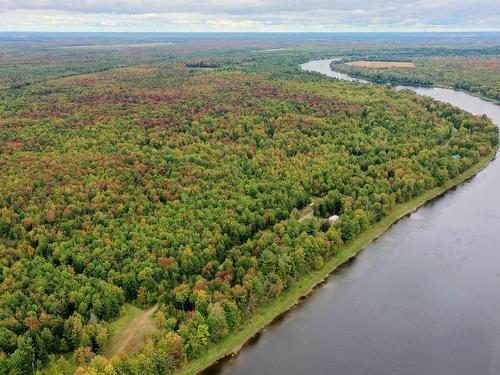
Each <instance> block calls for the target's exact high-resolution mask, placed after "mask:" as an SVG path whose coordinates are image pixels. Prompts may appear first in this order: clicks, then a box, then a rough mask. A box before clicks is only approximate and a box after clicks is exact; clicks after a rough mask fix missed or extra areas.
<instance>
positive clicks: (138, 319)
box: [106, 303, 158, 357]
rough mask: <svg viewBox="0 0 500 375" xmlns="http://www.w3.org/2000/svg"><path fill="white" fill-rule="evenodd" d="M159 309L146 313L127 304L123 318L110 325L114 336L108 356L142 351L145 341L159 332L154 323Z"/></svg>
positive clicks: (154, 308)
mask: <svg viewBox="0 0 500 375" xmlns="http://www.w3.org/2000/svg"><path fill="white" fill-rule="evenodd" d="M157 309H158V306H157V305H155V306H153V307H152V308H150V309H149V310H146V311H144V310H141V309H139V308H138V307H135V306H133V305H131V304H129V303H127V304H125V308H124V314H123V316H122V317H121V318H120V319H118V320H116V321H114V322H113V323H111V324H110V330H111V334H112V336H111V339H110V341H109V346H108V349H107V351H106V355H107V356H108V357H113V356H115V355H118V354H121V353H126V354H133V353H136V352H137V351H138V350H139V349H141V347H142V345H143V344H144V341H145V339H146V338H147V337H149V336H151V335H152V334H154V333H155V332H157V330H158V329H157V327H156V325H155V323H154V321H153V315H154V313H155V312H156V310H157Z"/></svg>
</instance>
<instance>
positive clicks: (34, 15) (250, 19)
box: [0, 0, 500, 31]
mask: <svg viewBox="0 0 500 375" xmlns="http://www.w3.org/2000/svg"><path fill="white" fill-rule="evenodd" d="M0 17H1V19H2V23H0V29H2V30H26V29H39V30H51V31H77V30H81V31H90V30H92V31H100V30H102V31H106V30H110V31H344V30H345V31H391V30H393V31H421V30H479V29H484V30H499V29H500V26H499V25H500V2H499V1H498V0H469V1H463V0H460V1H458V0H417V1H411V0H391V1H387V0H336V1H332V0H308V1H307V0H230V1H228V0H208V1H201V0H198V1H196V0H152V1H146V0H79V1H67V0H0ZM47 17H48V18H47ZM28 26H29V27H28Z"/></svg>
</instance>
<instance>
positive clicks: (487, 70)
mask: <svg viewBox="0 0 500 375" xmlns="http://www.w3.org/2000/svg"><path fill="white" fill-rule="evenodd" d="M460 53H461V55H460V56H447V57H442V56H441V57H432V58H428V57H426V58H417V59H415V56H412V55H411V54H407V55H406V58H407V59H410V60H413V61H414V62H415V64H416V67H415V68H411V69H408V68H390V69H380V68H364V67H359V66H352V65H348V64H345V62H347V61H351V60H352V58H348V59H344V60H341V61H338V62H335V63H334V64H333V66H332V67H333V69H334V70H337V71H340V72H343V73H347V74H350V75H353V76H356V77H361V78H366V79H369V80H371V81H374V82H379V83H386V82H389V83H391V84H402V85H414V86H436V85H437V86H439V85H441V86H446V87H451V88H454V89H457V90H464V91H469V92H471V93H473V94H479V95H481V96H484V97H486V98H489V99H492V100H494V101H497V102H500V57H499V56H498V55H496V56H488V57H485V56H481V57H478V56H473V57H464V55H465V56H466V53H465V52H464V51H460ZM392 57H394V56H393V55H392V54H390V55H384V54H382V55H375V56H370V57H369V59H370V60H375V61H376V60H387V59H388V58H390V59H391V60H392ZM400 58H401V57H400ZM396 61H397V60H396Z"/></svg>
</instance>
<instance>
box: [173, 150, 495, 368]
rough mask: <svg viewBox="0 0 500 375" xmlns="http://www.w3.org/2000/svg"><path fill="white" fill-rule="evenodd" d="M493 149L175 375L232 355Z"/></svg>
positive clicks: (387, 219)
mask: <svg viewBox="0 0 500 375" xmlns="http://www.w3.org/2000/svg"><path fill="white" fill-rule="evenodd" d="M495 154H496V150H495V151H494V152H491V153H490V154H489V155H488V156H486V157H484V158H482V159H481V160H480V161H479V162H478V163H477V164H476V165H474V166H473V167H471V168H469V169H468V170H467V171H465V172H464V173H462V174H461V175H459V176H457V177H455V178H453V179H451V180H449V181H447V182H446V183H445V184H444V185H443V186H440V187H436V188H434V189H432V190H429V191H427V192H426V193H424V194H422V195H420V196H419V197H417V198H415V199H412V200H411V201H408V202H405V203H403V204H400V205H398V206H397V207H395V208H394V209H393V210H392V211H391V213H390V214H389V215H387V216H386V217H385V218H383V219H382V220H381V221H380V222H378V223H376V224H373V225H371V226H370V227H369V228H368V229H367V230H366V231H365V232H363V233H362V234H361V235H359V236H358V237H357V238H356V239H355V240H353V241H351V242H349V243H347V244H345V245H344V246H343V247H342V248H341V249H340V250H339V252H338V253H337V254H336V256H335V257H334V258H332V259H330V260H328V261H327V262H326V263H325V266H324V267H323V268H322V269H321V270H319V271H315V272H311V273H310V274H309V275H307V276H306V277H304V278H302V279H300V280H298V281H297V282H295V283H294V284H293V285H292V286H291V287H290V288H289V289H288V290H287V291H286V292H285V293H283V294H282V295H281V296H280V297H278V298H276V299H275V300H273V301H272V302H270V303H268V304H266V305H264V306H262V307H260V308H259V309H258V310H257V311H256V312H255V313H254V314H253V315H252V316H251V317H250V318H249V319H247V320H246V321H245V323H244V324H242V325H241V326H240V327H238V328H237V329H236V330H235V331H234V332H232V333H231V334H230V335H228V336H226V337H225V338H223V339H222V340H221V341H220V342H218V343H217V344H214V345H211V346H210V347H209V348H208V349H207V350H206V352H205V353H204V355H203V356H202V357H200V358H198V359H196V360H194V361H191V362H189V363H188V364H187V365H186V366H185V367H183V368H181V369H179V370H178V371H177V372H176V374H179V375H187V374H196V373H198V372H200V371H202V370H203V369H205V368H207V367H209V366H210V365H212V364H213V363H215V362H217V361H218V360H220V359H221V358H224V357H226V356H228V355H231V354H233V353H237V352H238V351H239V350H240V349H241V348H242V346H243V345H244V344H245V343H246V342H247V341H248V340H249V339H251V338H252V337H253V336H254V335H256V334H257V333H258V332H259V331H261V330H262V329H264V328H265V327H266V326H267V325H269V324H270V323H271V322H272V321H273V320H274V319H276V318H277V317H278V316H280V315H281V314H283V313H284V312H286V311H288V310H290V309H291V308H292V307H293V306H294V305H296V304H297V303H299V302H300V300H301V299H302V298H303V297H305V296H307V295H308V294H310V293H311V292H312V291H313V290H314V288H315V287H316V286H317V285H319V284H321V283H322V282H323V281H325V280H326V279H327V278H328V276H329V275H330V274H331V273H332V272H333V271H335V270H336V269H337V268H338V267H339V266H340V265H342V264H343V263H345V262H347V261H348V260H349V259H351V258H353V257H354V256H356V254H357V253H358V252H359V251H360V250H362V249H363V248H364V247H365V246H366V245H368V244H369V243H370V242H372V241H373V240H374V239H376V238H377V237H379V236H380V235H382V234H383V233H384V232H385V231H386V230H387V229H389V228H390V227H391V226H392V225H393V224H394V223H395V222H397V221H398V220H399V219H401V218H402V217H404V216H406V215H407V214H409V213H411V212H413V211H415V210H416V209H417V208H419V207H420V206H422V205H424V204H425V203H426V202H428V201H430V200H432V199H434V198H436V197H438V196H440V195H442V194H443V193H445V192H446V191H447V190H449V189H451V188H453V187H454V186H457V185H459V184H461V183H462V182H464V181H466V180H468V179H469V178H471V177H473V176H474V175H476V174H477V173H478V172H479V171H481V170H482V169H483V168H485V167H486V166H487V165H488V163H489V162H490V161H491V160H492V159H493V158H494V157H495Z"/></svg>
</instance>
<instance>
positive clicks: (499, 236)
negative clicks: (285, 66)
mask: <svg viewBox="0 0 500 375" xmlns="http://www.w3.org/2000/svg"><path fill="white" fill-rule="evenodd" d="M330 61H331V60H320V61H311V62H309V63H307V64H304V65H302V68H303V69H306V70H313V71H317V72H320V73H323V74H326V75H328V76H332V77H336V78H341V79H349V80H352V78H350V77H348V76H346V75H344V74H341V73H336V72H332V71H330V69H329V63H330ZM412 89H413V90H414V91H416V92H418V93H419V94H422V95H428V96H431V97H434V98H436V99H439V100H442V101H447V102H449V103H452V104H454V105H457V106H460V107H461V108H463V109H465V110H467V111H470V112H472V113H475V114H483V113H485V114H487V115H488V116H489V117H491V118H492V119H493V121H494V122H495V123H496V124H500V107H499V106H496V105H494V104H492V103H489V102H487V101H484V100H482V99H479V98H476V97H473V96H471V95H468V94H466V93H462V92H457V91H453V90H448V89H439V88H412ZM206 373H207V374H215V373H216V374H275V375H279V374H286V375H290V374H311V375H312V374H339V375H348V374H352V375H360V374H375V375H378V374H380V375H390V374H403V375H413V374H414V375H429V374H432V375H490V374H491V375H498V374H500V163H499V162H498V160H496V161H493V162H492V163H491V164H490V165H489V166H488V167H487V168H486V170H484V171H483V172H481V173H479V174H478V175H477V176H476V177H474V178H473V179H472V180H470V181H469V182H467V183H464V184H462V185H461V186H459V187H458V188H456V189H455V190H452V191H450V192H449V193H447V194H446V195H445V196H443V197H441V198H439V199H436V200H434V201H432V202H430V203H429V204H427V205H426V206H425V207H422V208H420V209H419V210H418V211H417V212H415V213H413V214H412V215H410V216H409V217H407V218H405V219H403V220H401V221H399V222H398V223H397V224H396V225H394V226H393V227H392V228H391V229H390V230H389V231H388V232H387V233H385V234H384V235H383V236H382V237H381V238H379V239H378V240H377V241H375V242H374V243H372V244H371V245H369V246H367V247H366V249H365V250H364V251H363V252H362V253H360V254H359V256H358V257H357V258H356V259H355V260H354V261H353V262H351V263H349V264H347V265H345V266H344V267H343V268H342V269H341V270H340V271H339V272H337V273H335V274H334V275H333V276H332V277H331V278H330V280H329V281H328V282H327V283H326V284H324V285H323V286H322V287H320V288H318V289H317V290H316V292H315V293H313V294H312V295H311V296H310V298H308V299H307V300H305V301H304V302H303V303H302V304H301V305H300V306H298V307H297V308H296V309H295V310H293V311H292V312H290V313H288V314H286V315H285V316H284V317H283V318H282V319H281V320H280V321H277V322H275V323H274V324H272V325H271V326H270V327H269V328H267V329H266V330H265V331H264V332H262V333H261V334H260V335H259V336H258V337H257V338H256V339H255V340H253V342H252V343H250V344H249V345H247V346H246V347H245V348H244V349H243V350H242V352H241V353H240V354H239V355H238V356H237V357H234V358H232V359H230V360H226V361H223V362H222V363H221V364H218V365H215V366H213V367H212V368H210V369H209V370H207V371H206Z"/></svg>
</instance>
